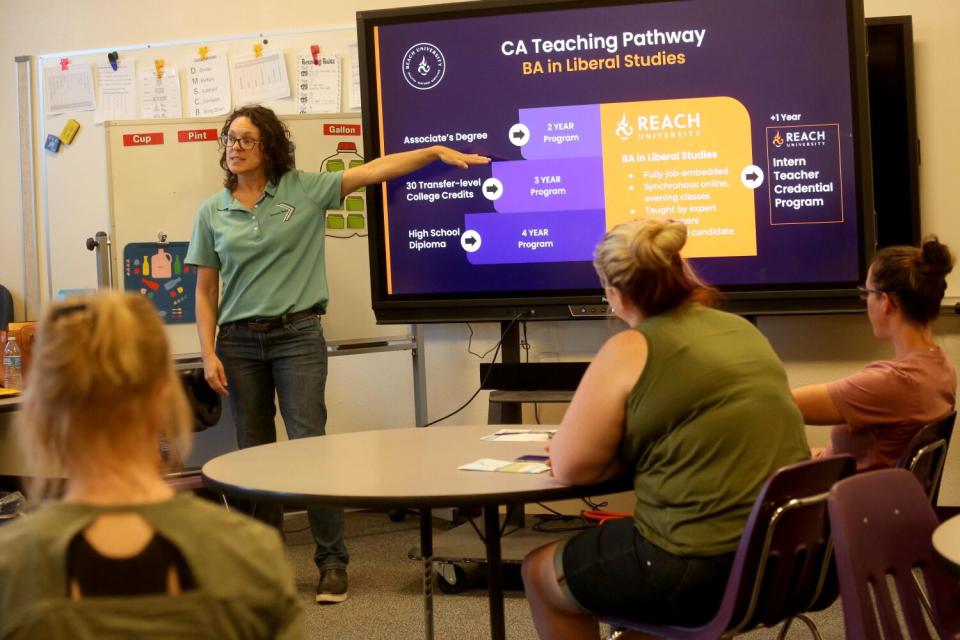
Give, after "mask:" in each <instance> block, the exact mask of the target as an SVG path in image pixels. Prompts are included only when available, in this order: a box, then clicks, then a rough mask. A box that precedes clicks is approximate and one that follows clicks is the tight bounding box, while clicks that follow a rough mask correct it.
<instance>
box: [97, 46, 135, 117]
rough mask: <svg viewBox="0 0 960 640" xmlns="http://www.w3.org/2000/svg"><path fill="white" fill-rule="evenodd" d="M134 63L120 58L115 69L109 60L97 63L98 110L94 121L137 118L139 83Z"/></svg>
mask: <svg viewBox="0 0 960 640" xmlns="http://www.w3.org/2000/svg"><path fill="white" fill-rule="evenodd" d="M133 67H134V65H133V63H131V62H130V61H129V60H118V61H117V70H116V71H114V70H113V67H112V66H110V63H109V62H106V63H103V64H98V65H97V110H96V111H95V112H94V114H93V121H94V122H95V123H97V124H100V123H102V122H104V121H106V120H135V119H136V118H137V84H136V78H135V77H134V75H133Z"/></svg>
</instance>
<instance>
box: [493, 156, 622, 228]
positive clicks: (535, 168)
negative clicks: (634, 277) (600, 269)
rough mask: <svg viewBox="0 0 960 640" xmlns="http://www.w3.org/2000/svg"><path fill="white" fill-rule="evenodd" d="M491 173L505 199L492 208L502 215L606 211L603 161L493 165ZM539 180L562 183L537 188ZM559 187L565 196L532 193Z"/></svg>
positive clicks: (589, 159)
mask: <svg viewBox="0 0 960 640" xmlns="http://www.w3.org/2000/svg"><path fill="white" fill-rule="evenodd" d="M492 169H493V177H494V178H497V179H498V180H499V181H500V182H501V183H503V195H501V196H500V198H499V199H497V200H494V201H493V208H494V209H496V210H497V211H499V212H501V213H512V212H522V211H557V210H558V209H603V158H599V157H595V158H562V159H558V160H524V161H523V162H494V163H493V167H492ZM538 176H539V177H540V178H541V180H544V179H545V178H548V179H549V178H553V177H559V178H560V182H559V183H555V182H546V181H544V182H541V183H540V184H536V183H535V180H534V179H535V178H536V177H538ZM558 187H560V188H563V189H564V193H560V194H557V195H551V196H549V197H544V196H541V195H531V193H530V192H531V189H538V190H549V189H555V188H558ZM601 233H602V231H601ZM594 244H596V242H594Z"/></svg>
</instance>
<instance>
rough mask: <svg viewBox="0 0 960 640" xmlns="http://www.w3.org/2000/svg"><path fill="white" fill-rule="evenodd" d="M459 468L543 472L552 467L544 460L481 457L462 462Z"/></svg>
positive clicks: (508, 471) (505, 471) (466, 469)
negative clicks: (530, 460)
mask: <svg viewBox="0 0 960 640" xmlns="http://www.w3.org/2000/svg"><path fill="white" fill-rule="evenodd" d="M457 469H460V470H461V471H497V472H501V473H543V472H544V471H548V470H549V469H550V467H549V466H548V465H545V464H543V463H542V462H516V461H514V462H511V461H509V460H496V459H495V458H480V459H479V460H474V461H473V462H470V463H467V464H462V465H460V466H459V467H457Z"/></svg>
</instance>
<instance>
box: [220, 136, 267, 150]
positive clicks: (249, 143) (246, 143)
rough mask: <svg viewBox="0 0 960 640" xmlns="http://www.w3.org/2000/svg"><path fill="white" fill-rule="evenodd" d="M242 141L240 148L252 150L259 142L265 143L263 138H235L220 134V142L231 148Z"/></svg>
mask: <svg viewBox="0 0 960 640" xmlns="http://www.w3.org/2000/svg"><path fill="white" fill-rule="evenodd" d="M238 142H239V143H240V148H241V149H242V150H243V151H250V149H253V148H254V147H255V146H257V145H258V144H263V141H262V140H252V139H250V138H234V137H233V136H220V144H222V145H223V146H225V147H226V148H228V149H229V148H231V147H233V146H234V145H235V144H237V143H238Z"/></svg>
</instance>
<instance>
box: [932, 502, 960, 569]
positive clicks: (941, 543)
mask: <svg viewBox="0 0 960 640" xmlns="http://www.w3.org/2000/svg"><path fill="white" fill-rule="evenodd" d="M933 550H934V552H935V553H936V554H937V555H938V556H939V557H940V559H941V560H942V561H943V565H944V566H945V567H946V568H947V569H949V570H950V571H952V572H953V573H955V574H960V516H953V517H952V518H950V519H949V520H945V521H944V522H941V523H940V526H938V527H937V528H936V529H934V530H933Z"/></svg>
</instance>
